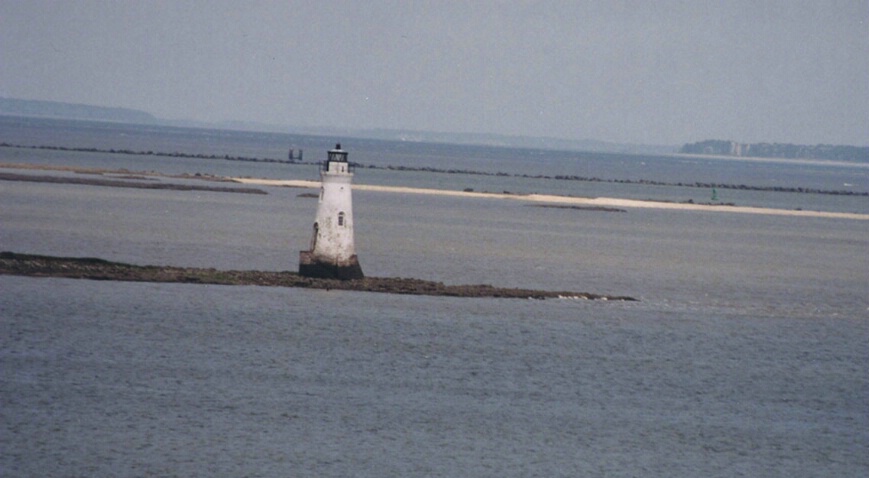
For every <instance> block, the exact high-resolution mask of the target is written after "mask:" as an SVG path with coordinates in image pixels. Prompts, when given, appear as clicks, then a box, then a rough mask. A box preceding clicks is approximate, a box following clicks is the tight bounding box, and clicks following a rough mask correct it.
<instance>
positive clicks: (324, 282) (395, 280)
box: [0, 252, 636, 301]
mask: <svg viewBox="0 0 869 478" xmlns="http://www.w3.org/2000/svg"><path fill="white" fill-rule="evenodd" d="M0 274H4V275H18V276H29V277H59V278H70V279H91V280H112V281H129V282H168V283H186V284H215V285H254V286H270V287H302V288H308V289H324V290H332V289H334V290H349V291H358V292H380V293H387V294H408V295H430V296H447V297H469V298H470V297H477V298H487V297H488V298H505V299H551V298H563V299H565V298H569V299H586V300H618V301H634V300H636V299H634V298H632V297H626V296H609V295H599V294H590V293H586V292H568V291H544V290H533V289H516V288H504V287H494V286H491V285H485V284H479V285H446V284H444V283H442V282H434V281H427V280H421V279H410V278H401V277H366V278H364V279H357V280H337V279H314V278H310V277H303V276H300V275H299V274H297V273H295V272H289V271H281V272H273V271H252V270H251V271H236V270H218V269H210V268H194V267H173V266H141V265H133V264H124V263H120V262H111V261H107V260H104V259H99V258H91V257H54V256H43V255H32V254H19V253H14V252H0Z"/></svg>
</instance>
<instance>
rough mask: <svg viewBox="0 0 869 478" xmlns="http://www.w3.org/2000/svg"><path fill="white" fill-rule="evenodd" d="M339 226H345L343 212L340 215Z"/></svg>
mask: <svg viewBox="0 0 869 478" xmlns="http://www.w3.org/2000/svg"><path fill="white" fill-rule="evenodd" d="M338 225H339V226H343V225H344V213H343V212H339V213H338Z"/></svg>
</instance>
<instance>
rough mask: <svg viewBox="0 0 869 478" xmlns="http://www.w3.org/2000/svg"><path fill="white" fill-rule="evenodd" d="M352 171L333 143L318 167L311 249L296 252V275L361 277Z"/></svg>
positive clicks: (342, 151)
mask: <svg viewBox="0 0 869 478" xmlns="http://www.w3.org/2000/svg"><path fill="white" fill-rule="evenodd" d="M352 179H353V173H352V172H351V171H350V164H349V163H347V152H346V151H344V150H343V149H341V144H336V145H335V149H331V150H329V153H328V157H327V158H326V162H325V164H323V168H322V169H321V170H320V181H321V186H320V201H319V203H318V204H317V219H316V221H315V222H314V234H313V237H312V238H311V250H309V251H302V252H301V253H300V255H299V274H300V275H303V276H307V277H320V278H328V279H361V278H362V277H364V276H363V274H362V267H360V266H359V260H358V259H357V258H356V246H355V245H354V241H353V198H352V195H351V191H350V183H351V181H352Z"/></svg>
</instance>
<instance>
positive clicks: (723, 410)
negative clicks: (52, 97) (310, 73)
mask: <svg viewBox="0 0 869 478" xmlns="http://www.w3.org/2000/svg"><path fill="white" fill-rule="evenodd" d="M3 124H4V129H3V130H0V132H2V133H4V134H5V135H7V136H6V137H5V138H4V137H0V141H6V142H8V143H15V144H30V143H28V142H27V141H23V140H22V139H20V138H24V137H25V136H27V135H30V136H29V137H31V138H34V140H33V144H47V139H46V138H47V137H49V136H50V135H46V130H45V124H44V123H40V125H37V126H38V127H37V126H32V127H29V128H26V127H22V126H21V125H14V128H13V127H12V126H10V125H9V123H3ZM85 126H87V127H84V126H81V127H80V129H78V130H76V128H73V127H68V128H59V127H57V125H56V124H53V125H52V127H56V129H57V135H56V136H57V141H58V143H56V144H57V145H64V146H81V147H100V148H111V147H114V148H129V149H135V150H149V149H150V150H155V151H156V150H172V151H175V150H178V151H182V150H183V151H191V152H204V153H209V154H212V153H213V154H230V155H240V154H247V155H250V156H262V157H266V156H267V155H268V151H267V150H268V148H269V147H270V146H269V145H270V144H272V143H274V144H275V145H277V144H278V143H279V142H280V141H281V140H285V139H286V138H283V137H277V138H275V136H274V135H260V136H256V135H253V134H247V133H245V134H230V135H227V134H226V133H219V132H191V131H187V132H186V133H183V132H179V131H177V130H172V131H170V132H167V131H165V130H163V129H158V130H156V131H149V130H141V131H140V130H136V129H133V128H128V127H116V126H115V127H109V126H106V125H102V126H100V128H96V127H95V126H93V125H90V126H88V125H85ZM95 128H96V129H95ZM9 137H12V138H13V139H6V138H9ZM16 138H18V139H16ZM108 138H111V140H110V139H108ZM124 138H127V140H128V141H129V143H125V142H124V141H127V140H125V139H124ZM203 138H212V139H210V140H208V141H206V140H205V139H203ZM257 138H260V139H262V143H263V144H260V145H258V143H257V141H256V139H257ZM88 141H90V143H88ZM114 141H116V143H115V142H114ZM149 141H150V143H149ZM270 141H271V143H270ZM306 141H307V142H309V143H306ZM317 141H320V142H322V143H324V144H321V145H319V146H314V145H312V144H310V143H316V142H317ZM332 142H334V141H332V140H331V139H329V140H324V139H322V138H312V137H299V138H298V139H297V140H296V141H295V143H294V144H296V145H297V147H298V146H301V147H303V148H305V149H306V159H309V158H307V156H308V155H310V156H312V157H311V158H310V159H319V158H316V157H313V156H316V154H317V151H318V150H322V149H325V148H327V147H328V146H330V145H331V144H330V143H332ZM350 143H351V142H349V141H345V147H347V148H349V149H350V151H351V158H353V159H355V160H358V161H360V162H363V163H365V162H366V161H367V162H368V163H369V164H374V163H375V161H382V164H398V163H399V157H401V158H405V157H411V158H418V159H414V161H420V162H424V161H434V160H436V161H438V162H439V164H440V163H443V164H455V165H457V167H458V168H464V169H480V170H482V169H485V168H492V169H493V170H508V169H510V168H513V171H521V169H520V168H523V167H526V168H529V169H528V171H540V172H538V173H535V174H552V171H555V170H557V169H558V168H567V167H568V166H569V165H571V164H573V165H575V164H574V163H571V161H574V160H572V159H570V158H568V156H569V155H570V154H580V153H553V154H552V155H551V156H546V157H547V158H549V159H547V160H545V161H543V162H545V163H547V164H546V165H545V166H534V167H530V166H528V165H527V164H525V163H523V162H522V160H521V158H520V157H519V156H516V157H514V158H513V159H510V160H509V161H507V162H506V163H497V164H493V163H495V162H496V161H500V160H501V159H493V158H496V157H497V155H496V154H495V153H498V151H497V150H494V149H491V148H489V149H487V148H468V147H461V146H449V145H445V146H437V145H422V146H420V147H419V148H418V149H416V148H414V146H413V145H412V144H403V143H390V144H387V143H383V142H380V143H378V142H362V141H360V143H361V144H362V145H363V146H360V148H359V149H360V151H357V150H356V149H353V148H352V147H351V146H350ZM149 144H153V145H149ZM372 145H373V146H372ZM378 145H380V146H378ZM186 148H190V149H186ZM198 148H201V149H202V150H201V151H200V150H198ZM221 148H224V149H223V150H221ZM245 148H247V149H245ZM258 148H261V149H258ZM282 148H284V146H280V148H278V146H274V150H275V151H274V157H283V155H284V154H285V153H284V152H283V149H282ZM366 148H367V149H366ZM378 148H380V149H378ZM245 151H247V153H245ZM357 153H358V154H357ZM366 155H367V156H368V157H367V158H365V161H363V159H361V158H359V157H356V156H366ZM580 155H581V154H580ZM466 156H467V157H466ZM544 156H545V155H544ZM378 158H379V159H378ZM422 158H427V159H422ZM559 158H560V159H559ZM13 159H14V160H15V162H31V163H41V164H65V165H72V166H94V165H99V167H114V168H118V167H126V168H128V169H140V170H151V169H153V170H157V171H162V172H197V171H199V172H210V173H215V174H226V175H249V176H260V177H290V178H311V179H313V178H315V177H316V167H313V166H278V165H267V164H246V163H235V162H228V161H206V160H179V159H177V158H156V157H135V156H132V157H131V156H123V155H108V154H93V153H69V152H66V153H60V152H49V151H40V150H18V149H11V148H2V149H0V162H13ZM511 161H512V162H513V163H515V164H513V165H510V164H512V163H510V162H511ZM620 161H623V163H620V164H628V163H631V162H643V161H645V162H646V164H647V166H648V165H649V163H650V162H653V161H656V159H653V158H637V157H625V158H623V159H622V160H620ZM143 162H145V163H144V164H143ZM508 163H509V164H508ZM520 163H521V164H520ZM587 163H588V164H589V167H590V168H597V167H601V168H604V169H605V171H603V172H592V173H590V174H589V175H597V176H601V177H604V176H606V175H609V174H612V175H614V176H613V178H616V179H618V178H620V176H619V174H620V169H619V168H623V166H618V165H616V166H610V165H607V164H605V163H606V162H605V161H603V160H601V162H600V164H598V163H597V162H595V160H593V159H589V160H587ZM505 164H506V166H505ZM707 166H708V165H707ZM667 167H670V166H665V167H663V168H664V169H666V168H667ZM781 167H782V165H779V164H775V165H763V163H760V165H759V166H758V165H757V164H754V163H752V164H749V165H745V164H743V163H735V162H718V163H715V167H711V168H709V169H708V171H707V173H708V175H710V176H716V177H715V178H713V177H702V175H703V172H704V171H706V167H705V166H703V165H702V164H699V163H698V165H696V168H694V167H692V168H693V169H692V168H688V169H687V170H686V171H684V174H685V175H691V174H697V175H698V177H697V179H695V180H706V181H719V180H720V179H717V178H718V177H734V178H741V179H740V182H746V183H752V181H749V180H751V179H755V180H756V181H758V182H757V183H756V184H759V182H760V181H761V180H762V177H763V175H764V174H765V173H764V171H767V168H781ZM499 168H504V169H499ZM742 168H748V170H745V169H742ZM756 168H759V169H756ZM629 169H631V168H627V169H624V171H625V174H628V173H627V171H628V170H629ZM652 169H655V170H656V171H658V172H657V173H656V174H664V173H662V172H660V171H659V168H652ZM674 169H678V168H674ZM719 169H721V171H719ZM821 169H823V170H824V174H820V175H817V174H815V173H814V172H812V171H810V172H808V173H806V174H803V173H801V172H800V171H802V170H801V168H799V167H798V168H795V170H794V171H792V172H791V173H790V175H781V177H782V178H792V179H787V181H792V182H793V184H794V185H796V186H803V187H821V185H822V184H826V183H827V182H831V184H832V182H833V180H832V179H829V178H830V177H836V178H837V179H835V181H841V182H842V183H845V182H849V184H861V183H859V177H860V175H861V174H865V170H864V169H861V168H860V167H854V168H844V167H829V168H821ZM691 171H694V172H691ZM843 171H848V172H843ZM861 171H862V173H861ZM511 172H512V171H511ZM570 174H582V175H585V174H586V173H585V172H573V173H570ZM843 174H852V175H853V178H852V179H847V180H845V179H843V178H842V177H840V176H841V175H843ZM719 175H720V176H719ZM625 177H627V176H625ZM644 177H645V178H648V179H656V178H653V177H651V176H644ZM363 179H364V180H363ZM743 179H744V180H743ZM356 180H357V182H368V183H378V182H379V183H381V184H405V183H412V185H418V186H424V187H435V186H433V185H438V184H443V187H447V186H449V187H450V188H452V189H461V188H465V187H472V188H474V189H476V190H496V191H497V190H501V189H508V188H507V187H505V183H504V182H502V181H513V182H514V183H515V182H519V183H522V184H526V185H527V183H526V182H522V181H519V180H518V179H517V178H507V179H504V178H496V177H490V176H466V175H437V174H431V173H429V174H428V175H426V174H424V173H398V172H391V173H390V172H388V171H384V170H368V169H362V170H359V171H358V172H357V177H356ZM667 180H668V181H669V179H667ZM457 181H468V183H467V184H458V185H452V183H454V182H457ZM782 181H784V179H782ZM520 186H521V185H520ZM520 186H517V185H515V184H511V185H509V188H512V189H520ZM589 186H590V185H589V184H587V183H571V182H559V181H551V180H550V181H537V182H536V183H534V184H533V188H534V189H536V190H538V192H551V191H554V190H558V188H566V187H573V188H578V189H581V188H586V187H589ZM591 186H594V187H599V188H603V189H604V190H603V192H602V193H593V194H590V195H606V196H615V197H629V196H630V195H632V194H636V195H642V194H643V193H644V192H647V191H651V190H652V189H654V188H647V190H646V191H643V190H639V189H637V188H639V186H625V185H612V184H608V185H604V184H594V185H591ZM855 187H856V186H855ZM837 189H839V188H837ZM300 192H303V191H302V190H295V189H288V188H268V193H269V194H268V195H265V196H254V195H240V194H229V193H200V192H171V191H145V190H136V189H117V188H99V187H88V186H72V185H47V184H37V183H17V182H0V204H2V210H0V224H2V227H0V246H2V247H0V249H2V250H13V251H19V252H32V253H41V254H52V255H73V256H98V257H104V258H107V259H113V260H121V261H128V262H135V263H141V264H177V265H191V266H201V267H216V268H239V269H269V270H283V269H289V270H294V269H295V268H296V267H297V262H296V261H297V251H298V250H299V249H301V248H304V247H305V246H306V245H307V243H308V239H309V234H310V223H311V221H312V219H313V216H314V213H315V208H316V200H311V199H306V198H300V197H298V194H299V193H300ZM575 194H584V193H583V192H582V191H579V192H576V193H575ZM657 194H660V195H661V196H672V195H674V194H675V195H679V194H692V192H691V189H690V188H674V189H671V190H668V191H661V192H659V193H657ZM704 194H705V192H704ZM772 196H773V197H761V198H759V199H757V201H759V202H762V203H764V204H770V203H776V202H788V201H789V200H787V199H784V198H783V197H784V196H788V195H782V194H778V195H772ZM794 196H799V197H800V199H799V200H801V201H805V202H807V203H809V204H808V206H809V207H812V206H814V207H813V208H815V209H824V210H848V209H849V208H855V209H858V210H862V209H860V207H863V206H862V205H861V202H860V201H864V202H865V201H866V198H862V199H860V198H850V199H847V200H842V202H841V203H840V204H839V205H840V208H839V209H830V207H829V205H828V204H826V203H825V204H822V205H819V203H817V202H814V201H815V200H816V199H818V198H819V196H815V195H794ZM838 199H842V198H838ZM821 200H830V201H831V202H835V201H833V200H832V199H831V198H829V197H827V198H821ZM354 201H355V202H354V209H355V213H356V226H357V249H358V251H359V254H360V260H361V262H362V266H363V269H364V271H365V272H366V273H367V274H368V275H375V276H406V277H419V278H425V279H433V280H441V281H444V282H448V283H481V282H483V283H491V284H496V285H503V286H517V287H531V288H545V289H569V290H577V291H588V292H598V293H611V294H626V295H632V296H635V297H638V298H640V299H641V301H640V302H637V303H592V302H585V301H575V300H552V301H530V300H528V301H522V300H513V301H499V300H467V299H466V300H460V299H449V298H426V297H402V296H393V295H377V294H360V293H343V292H336V291H306V290H294V289H277V288H256V287H214V286H191V285H171V284H168V285H167V284H130V283H105V282H92V281H74V280H59V279H34V278H19V277H8V276H0V291H2V295H0V344H2V345H0V366H2V382H0V383H2V385H0V400H2V402H0V417H2V428H0V447H2V449H3V450H4V451H3V453H2V459H0V474H2V475H4V476H5V475H9V476H37V475H38V476H142V475H170V476H174V475H177V476H191V475H192V476H215V475H224V476H372V477H374V476H377V477H379V476H668V477H669V476H686V477H688V476H691V477H696V476H739V475H742V476H789V477H791V476H855V477H856V476H866V474H867V473H869V459H867V457H869V432H867V430H869V367H867V366H869V347H866V343H869V300H867V297H869V258H867V254H866V251H867V250H869V224H867V222H866V221H852V220H833V219H813V218H789V217H773V216H768V217H767V216H753V215H736V214H733V215H731V214H713V213H686V212H679V211H663V210H661V211H655V210H630V211H628V212H625V213H603V212H594V211H577V210H566V209H541V208H535V207H531V206H528V205H524V204H523V203H520V202H516V201H500V200H468V199H462V198H450V197H430V196H418V197H417V196H397V195H395V194H387V193H373V192H365V193H363V192H357V193H355V194H354ZM821 206H824V207H821Z"/></svg>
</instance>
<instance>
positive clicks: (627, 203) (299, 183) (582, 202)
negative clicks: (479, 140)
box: [231, 178, 869, 221]
mask: <svg viewBox="0 0 869 478" xmlns="http://www.w3.org/2000/svg"><path fill="white" fill-rule="evenodd" d="M231 179H232V180H233V181H238V182H240V183H242V184H255V185H260V186H283V187H295V188H319V187H320V182H319V181H308V180H300V179H288V180H281V179H255V178H231ZM353 189H354V190H357V191H375V192H384V193H400V194H428V195H438V196H456V197H465V198H478V199H483V198H485V199H504V200H514V201H525V202H531V203H546V204H565V205H576V206H599V207H617V208H626V209H670V210H677V211H695V212H718V213H737V214H762V215H770V216H798V217H820V218H831V219H854V220H859V221H869V214H859V213H849V212H831V211H805V210H795V209H775V208H766V207H747V206H729V205H723V204H722V205H716V204H686V203H674V202H664V201H645V200H643V201H641V200H637V199H619V198H608V197H595V198H585V197H574V196H559V195H553V194H507V193H488V192H476V191H456V190H449V189H430V188H411V187H405V186H375V185H369V184H354V185H353Z"/></svg>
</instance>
